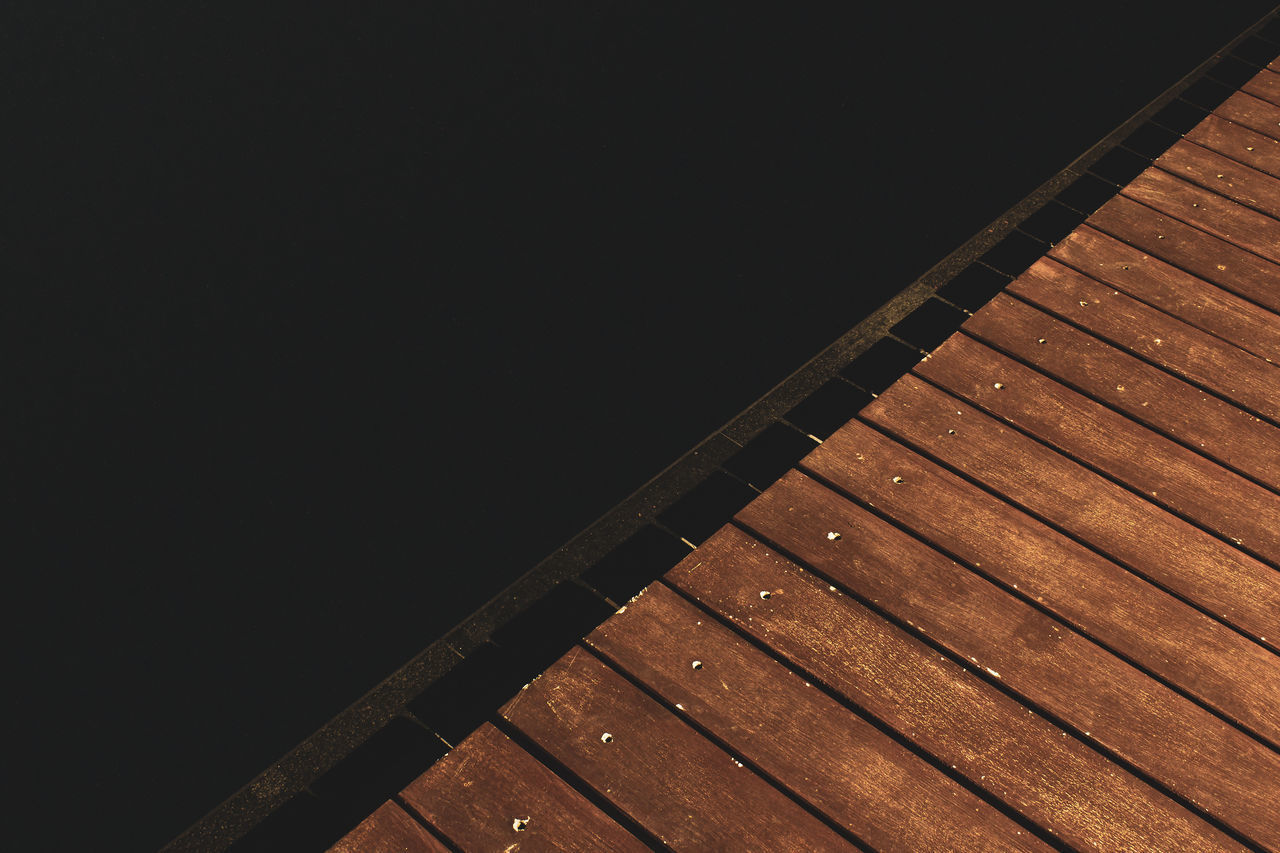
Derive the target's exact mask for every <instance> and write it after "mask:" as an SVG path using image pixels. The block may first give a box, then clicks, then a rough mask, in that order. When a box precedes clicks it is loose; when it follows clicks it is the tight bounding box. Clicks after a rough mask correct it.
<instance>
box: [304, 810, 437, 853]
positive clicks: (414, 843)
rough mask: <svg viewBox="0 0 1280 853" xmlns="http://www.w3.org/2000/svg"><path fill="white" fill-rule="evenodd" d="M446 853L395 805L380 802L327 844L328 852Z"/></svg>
mask: <svg viewBox="0 0 1280 853" xmlns="http://www.w3.org/2000/svg"><path fill="white" fill-rule="evenodd" d="M406 850H411V851H414V853H419V851H421V853H449V848H448V847H445V846H444V845H443V844H441V843H440V840H439V839H437V838H436V837H435V836H434V835H432V834H431V833H430V832H428V831H427V830H426V828H425V827H423V825H422V824H420V823H418V822H417V821H416V820H414V819H413V818H412V817H410V816H409V814H408V813H407V812H406V811H405V810H404V809H402V808H400V807H399V806H398V805H396V804H395V803H392V802H386V803H383V804H382V805H381V806H379V807H378V809H377V811H375V812H374V813H373V814H371V815H369V816H368V817H367V818H365V819H364V820H362V821H361V822H360V825H359V826H357V827H356V828H355V829H353V830H351V831H350V832H348V833H347V834H346V835H345V836H343V837H342V840H341V841H339V842H338V843H337V844H335V845H333V846H332V847H330V848H329V853H405V851H406Z"/></svg>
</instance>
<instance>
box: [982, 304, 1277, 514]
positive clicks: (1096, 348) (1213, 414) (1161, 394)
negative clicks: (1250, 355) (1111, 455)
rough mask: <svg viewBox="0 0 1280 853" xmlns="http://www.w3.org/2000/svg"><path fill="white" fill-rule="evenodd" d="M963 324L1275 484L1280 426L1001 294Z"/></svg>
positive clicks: (1142, 420)
mask: <svg viewBox="0 0 1280 853" xmlns="http://www.w3.org/2000/svg"><path fill="white" fill-rule="evenodd" d="M962 328H963V329H964V330H965V331H966V332H968V333H970V334H972V335H973V336H974V337H976V338H978V339H979V340H982V341H983V342H985V343H987V344H989V345H990V346H992V347H994V348H997V349H999V350H1002V351H1003V352H1006V353H1008V354H1009V355H1012V356H1014V357H1015V358H1017V359H1019V360H1020V361H1023V362H1026V363H1027V364H1030V365H1032V366H1033V367H1035V368H1037V369H1038V370H1041V371H1043V372H1044V373H1046V374H1048V375H1049V376H1052V377H1053V378H1055V379H1057V380H1058V381H1059V382H1062V383H1063V384H1065V385H1068V386H1070V387H1072V388H1074V389H1076V390H1078V391H1081V392H1083V393H1085V394H1087V395H1088V396H1090V397H1092V398H1093V399H1095V400H1100V401H1102V402H1104V403H1106V404H1107V405H1108V406H1110V407H1112V408H1113V409H1115V410H1117V411H1119V412H1123V413H1124V414H1125V415H1127V416H1128V417H1130V418H1132V419H1133V420H1135V421H1137V422H1138V423H1141V424H1145V425H1146V426H1148V427H1151V428H1152V429H1154V430H1157V431H1158V432H1161V433H1162V434H1164V435H1166V436H1168V437H1170V438H1172V439H1174V440H1176V441H1178V442H1179V443H1181V444H1183V445H1184V446H1187V447H1190V448H1192V449H1193V450H1196V451H1197V452H1199V453H1203V454H1204V455H1205V456H1207V457H1209V458H1211V459H1214V460H1216V461H1217V462H1219V463H1221V464H1223V465H1225V466H1228V467H1230V468H1232V469H1233V470H1235V471H1238V472H1240V473H1242V474H1245V475H1247V476H1249V477H1252V478H1253V479H1255V480H1257V481H1258V482H1260V483H1263V484H1264V485H1267V486H1270V487H1271V488H1272V489H1274V490H1280V428H1277V427H1275V426H1273V425H1271V424H1269V423H1267V422H1266V421H1262V420H1259V419H1258V418H1256V417H1254V416H1253V415H1251V414H1249V413H1248V412H1245V411H1244V410H1242V409H1239V408H1237V407H1235V406H1232V405H1231V404H1230V403H1227V402H1226V401H1224V400H1221V399H1219V398H1217V397H1214V396H1211V395H1209V394H1207V393H1205V392H1204V391H1202V390H1199V389H1197V388H1195V387H1194V386H1192V385H1189V384H1187V383H1186V382H1183V381H1181V380H1179V379H1177V378H1175V377H1173V376H1171V375H1169V374H1168V373H1166V372H1164V371H1163V370H1160V369H1159V368H1157V367H1153V366H1152V365H1150V364H1148V363H1146V362H1144V361H1142V360H1140V359H1138V358H1136V357H1134V356H1132V355H1130V354H1129V353H1126V352H1124V351H1122V350H1120V349H1117V348H1116V347H1113V346H1111V345H1109V344H1107V343H1104V342H1103V341H1101V340H1099V339H1098V338H1095V337H1093V336H1092V335H1089V334H1087V333H1085V332H1082V331H1080V330H1079V329H1077V328H1075V327H1074V326H1070V325H1068V324H1066V323H1064V322H1062V321H1060V320H1057V319H1055V318H1053V317H1051V316H1050V315H1048V314H1046V313H1044V312H1043V311H1040V310H1038V309H1036V308H1034V307H1032V306H1031V305H1028V304H1027V303H1025V302H1021V301H1019V300H1017V299H1012V298H1010V297H1008V296H1005V295H1003V294H1000V295H997V296H996V297H995V298H994V299H992V300H991V301H990V302H988V303H987V304H986V305H985V306H984V307H983V308H982V309H981V310H979V311H978V312H977V313H975V314H974V315H973V317H971V318H970V319H969V320H967V321H966V322H965V324H964V326H963V327H962ZM1122 389H1123V390H1122Z"/></svg>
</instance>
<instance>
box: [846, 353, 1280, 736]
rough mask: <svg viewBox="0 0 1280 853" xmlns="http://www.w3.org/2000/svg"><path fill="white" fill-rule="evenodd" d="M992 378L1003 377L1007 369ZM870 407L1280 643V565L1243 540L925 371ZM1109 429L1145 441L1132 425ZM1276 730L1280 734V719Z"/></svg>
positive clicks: (909, 437) (1119, 555) (983, 477)
mask: <svg viewBox="0 0 1280 853" xmlns="http://www.w3.org/2000/svg"><path fill="white" fill-rule="evenodd" d="M990 381H991V382H992V383H993V384H996V383H1000V379H999V378H998V377H992V378H991V380H990ZM992 390H996V389H994V388H993V389H992ZM1000 390H1001V391H1003V390H1005V389H1000ZM1054 402H1056V401H1051V405H1052V404H1053V403H1054ZM862 416H863V417H864V418H866V419H867V420H868V421H870V422H871V423H874V424H878V425H880V426H881V427H883V428H884V429H886V430H889V431H890V432H892V433H893V434H894V435H896V436H898V437H899V438H900V439H902V440H903V441H904V442H906V443H909V444H911V445H914V446H915V447H917V448H921V449H923V450H924V451H925V452H926V453H928V454H930V455H931V456H933V457H934V458H935V459H938V460H939V461H941V462H942V463H943V464H944V465H947V466H948V467H951V468H954V469H956V470H958V471H960V472H961V473H963V474H965V475H966V476H968V477H970V478H972V479H974V480H976V481H978V482H979V483H981V484H983V485H985V486H986V487H987V488H989V489H991V490H992V491H995V492H997V493H998V494H999V495H1001V496H1002V497H1003V498H1005V499H1006V500H1008V501H1010V502H1011V503H1014V504H1015V505H1017V506H1019V507H1022V508H1024V509H1026V510H1027V511H1028V512H1030V513H1032V514H1033V515H1035V516H1037V517H1039V518H1042V519H1045V520H1047V521H1048V522H1049V523H1050V524H1053V525H1054V526H1056V527H1058V528H1060V529H1062V530H1064V531H1066V533H1067V534H1068V535H1070V536H1072V537H1074V538H1076V539H1079V540H1080V541H1082V542H1085V543H1086V544H1089V545H1091V546H1092V547H1094V548H1096V549H1097V550H1099V551H1102V552H1103V553H1105V554H1107V555H1109V556H1110V557H1111V558H1112V559H1113V560H1115V561H1117V562H1119V563H1121V564H1122V565H1125V566H1126V567H1128V568H1130V569H1131V570H1133V571H1135V572H1137V573H1138V574H1140V575H1142V576H1143V577H1146V578H1150V579H1152V580H1154V581H1155V582H1156V583H1158V584H1160V585H1161V586H1163V587H1164V588H1165V589H1168V590H1171V591H1173V592H1174V593H1176V594H1178V595H1180V596H1182V597H1184V598H1186V599H1189V600H1190V601H1192V602H1194V603H1196V604H1197V605H1199V606H1200V607H1202V608H1204V609H1206V610H1209V611H1211V612H1212V613H1213V614H1214V615H1215V616H1219V617H1220V618H1221V619H1222V620H1223V621H1224V622H1226V623H1227V624H1229V625H1233V626H1235V627H1236V628H1238V629H1239V630H1241V631H1244V632H1246V633H1248V634H1249V635H1250V636H1252V637H1254V638H1264V637H1270V638H1271V639H1272V642H1273V643H1274V644H1275V645H1276V646H1277V647H1280V584H1278V583H1276V581H1277V580H1280V572H1276V571H1275V570H1274V569H1272V568H1271V567H1270V566H1267V565H1265V564H1263V563H1259V562H1258V561H1257V560H1255V559H1253V558H1252V557H1250V556H1249V555H1247V554H1245V553H1243V552H1242V551H1240V550H1239V549H1238V548H1235V547H1234V546H1232V545H1230V544H1228V543H1226V542H1223V541H1222V540H1220V539H1217V538H1215V537H1213V536H1211V535H1209V534H1208V533H1206V532H1205V531H1203V530H1200V529H1199V528H1197V527H1195V526H1193V525H1191V524H1189V523H1187V522H1186V521H1184V520H1182V519H1180V518H1178V517H1177V516H1175V515H1172V514H1171V513H1168V512H1166V511H1164V510H1162V509H1160V507H1157V506H1155V505H1154V504H1152V503H1151V502H1149V501H1147V500H1144V499H1143V498H1142V497H1140V496H1138V495H1135V494H1134V493H1133V492H1130V491H1129V490H1127V489H1125V488H1122V487H1121V486H1118V485H1116V484H1115V483H1112V482H1111V481H1109V480H1107V479H1105V478H1103V477H1102V476H1100V475H1098V474H1096V473H1094V472H1093V471H1090V470H1089V469H1088V468H1085V467H1084V466H1082V465H1080V464H1078V463H1076V462H1073V461H1072V460H1070V459H1068V458H1066V457H1065V456H1063V455H1062V454H1060V453H1057V452H1055V451H1053V450H1050V449H1049V448H1047V447H1045V446H1044V445H1043V444H1041V443H1039V442H1037V441H1035V440H1034V439H1031V438H1028V437H1027V436H1025V435H1023V434H1022V433H1019V432H1015V431H1013V430H1011V429H1008V428H1007V427H1004V426H1002V425H1001V424H1000V422H999V421H996V420H995V419H993V418H991V417H989V416H987V415H985V414H983V413H982V412H980V411H978V410H977V409H975V408H973V407H972V406H970V405H968V404H966V403H962V402H961V401H960V400H958V399H956V398H955V397H953V396H951V395H950V394H947V393H945V392H943V391H940V390H939V389H937V388H935V387H933V386H932V385H930V384H928V383H927V382H924V381H923V380H921V379H919V378H917V377H915V376H910V375H908V376H904V377H903V378H902V379H900V380H899V381H898V382H897V383H895V384H894V385H893V387H891V388H890V389H889V390H888V391H886V392H885V393H883V394H881V395H880V396H879V397H878V398H877V399H876V400H875V401H873V402H872V403H871V404H870V405H868V406H867V407H866V408H865V409H863V410H862ZM949 433H950V434H949ZM1108 437H1109V438H1110V439H1112V440H1114V441H1117V442H1126V441H1129V442H1133V443H1135V444H1136V443H1138V441H1140V439H1139V438H1137V437H1135V436H1133V435H1132V434H1130V435H1112V436H1108ZM1276 662H1277V664H1278V665H1280V659H1277V661H1276ZM1277 695H1280V694H1277ZM1275 735H1276V736H1277V739H1278V740H1280V729H1277V730H1276V732H1275Z"/></svg>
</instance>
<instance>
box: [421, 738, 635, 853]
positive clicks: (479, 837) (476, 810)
mask: <svg viewBox="0 0 1280 853" xmlns="http://www.w3.org/2000/svg"><path fill="white" fill-rule="evenodd" d="M400 797H401V799H403V800H404V802H405V803H407V804H408V805H409V806H410V807H411V808H413V809H414V810H415V811H417V812H418V814H420V815H422V816H423V818H425V819H426V820H427V821H428V822H429V823H430V824H431V825H432V826H433V827H435V828H436V829H437V830H438V831H439V832H440V834H441V835H442V836H444V837H445V838H447V839H449V840H450V841H452V842H453V843H454V844H456V845H457V846H458V847H461V848H462V849H464V850H516V849H518V850H522V851H525V850H572V851H582V853H587V851H594V850H624V851H632V852H633V853H639V851H642V850H648V849H649V848H648V847H647V846H646V845H644V844H642V843H640V841H639V840H637V839H636V838H635V836H633V835H631V833H629V832H627V831H626V830H625V829H623V828H622V827H621V826H619V825H618V824H617V823H615V822H614V821H613V820H612V819H610V818H609V817H608V816H607V815H605V814H604V813H603V812H602V811H600V810H599V809H598V808H596V807H595V806H594V805H592V804H591V802H590V801H588V800H587V799H586V798H585V797H583V796H582V795H581V794H579V793H578V792H577V791H575V790H574V789H573V788H571V787H570V786H569V785H568V784H567V783H566V782H565V781H564V780H562V779H560V778H559V777H558V776H556V775H555V774H554V773H552V772H551V771H550V770H549V769H547V767H546V766H545V765H543V764H542V763H541V762H540V761H538V760H537V759H536V758H534V757H533V756H531V755H530V754H529V753H527V752H525V751H524V750H523V749H521V748H520V747H519V746H517V745H516V744H515V743H513V742H512V741H511V739H510V738H508V737H507V736H506V735H504V734H503V733H502V732H500V731H498V729H497V728H495V727H494V726H493V725H492V724H490V723H485V724H483V725H481V726H480V728H478V729H476V730H475V731H474V732H473V733H472V734H471V735H469V736H468V737H467V738H466V739H465V740H463V741H462V743H460V744H458V746H457V747H456V748H454V749H453V750H452V751H451V752H449V753H448V754H447V755H445V756H444V758H441V759H440V760H439V761H437V762H436V763H435V764H433V765H432V766H431V768H430V769H428V770H427V772H425V773H423V774H422V775H421V776H419V777H418V778H417V779H415V780H414V781H413V782H412V783H411V784H410V785H409V786H408V787H407V788H405V789H404V790H403V791H401V792H400Z"/></svg>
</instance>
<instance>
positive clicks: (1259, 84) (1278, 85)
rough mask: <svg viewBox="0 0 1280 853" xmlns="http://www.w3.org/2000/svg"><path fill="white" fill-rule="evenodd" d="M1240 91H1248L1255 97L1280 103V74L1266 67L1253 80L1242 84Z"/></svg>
mask: <svg viewBox="0 0 1280 853" xmlns="http://www.w3.org/2000/svg"><path fill="white" fill-rule="evenodd" d="M1240 91H1242V92H1248V93H1249V94H1250V95H1253V96H1254V97H1255V98H1260V99H1262V100H1264V101H1268V102H1270V103H1273V104H1276V105H1280V74H1277V73H1275V72H1274V71H1271V70H1270V69H1267V68H1264V69H1262V70H1261V71H1259V72H1258V73H1257V75H1256V76H1255V77H1254V78H1253V79H1252V80H1250V81H1249V82H1248V83H1245V84H1244V85H1243V86H1241V87H1240Z"/></svg>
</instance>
